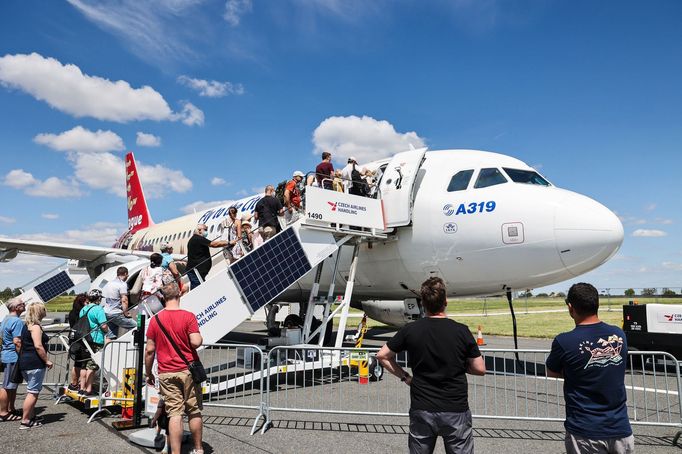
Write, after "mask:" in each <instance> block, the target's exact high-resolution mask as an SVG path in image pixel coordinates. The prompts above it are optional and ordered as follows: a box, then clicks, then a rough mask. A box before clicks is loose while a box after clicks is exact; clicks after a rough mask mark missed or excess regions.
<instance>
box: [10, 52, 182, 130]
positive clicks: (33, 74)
mask: <svg viewBox="0 0 682 454" xmlns="http://www.w3.org/2000/svg"><path fill="white" fill-rule="evenodd" d="M0 83H2V84H3V85H5V86H7V87H10V88H16V89H19V90H22V91H24V92H26V93H28V94H30V95H32V96H33V97H34V98H36V99H38V100H41V101H45V102H46V103H48V104H49V105H50V106H52V107H54V108H55V109H57V110H60V111H62V112H65V113H67V114H70V115H73V116H74V117H93V118H97V119H98V120H108V121H115V122H120V123H125V122H128V121H132V120H156V121H160V120H171V119H173V112H172V111H171V108H170V107H169V106H168V103H167V102H166V101H165V100H164V99H163V96H161V94H159V92H157V91H156V90H154V89H153V88H152V87H149V86H144V87H142V88H133V87H131V86H130V84H129V83H128V82H126V81H124V80H118V81H116V82H112V81H110V80H108V79H104V78H102V77H97V76H88V75H87V74H83V72H81V70H80V68H79V67H78V66H76V65H73V64H67V65H64V64H62V63H61V62H59V61H58V60H56V59H54V58H45V57H43V56H42V55H40V54H37V53H32V54H30V55H25V54H17V55H5V56H4V57H0Z"/></svg>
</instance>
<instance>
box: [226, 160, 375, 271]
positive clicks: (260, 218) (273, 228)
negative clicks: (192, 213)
mask: <svg viewBox="0 0 682 454" xmlns="http://www.w3.org/2000/svg"><path fill="white" fill-rule="evenodd" d="M331 158H332V155H331V153H328V152H324V153H322V162H321V163H320V164H318V165H317V167H316V168H315V173H314V174H312V173H311V174H310V175H309V177H308V178H307V181H306V182H305V184H304V178H305V175H304V173H303V172H301V171H300V170H297V171H295V172H294V173H293V175H292V178H291V180H289V181H288V182H287V183H286V184H285V185H284V189H283V192H282V194H281V197H277V196H276V195H275V194H276V192H275V189H274V187H273V186H272V185H268V186H267V187H266V188H265V196H264V197H263V198H262V199H260V200H259V201H258V203H257V204H256V207H255V210H254V211H255V215H254V216H253V218H254V223H255V226H254V225H253V224H252V223H251V215H250V214H249V213H244V214H242V215H241V217H239V216H237V213H238V210H237V208H236V207H230V208H229V209H228V216H227V218H225V219H224V220H223V221H222V222H221V223H220V225H219V227H218V230H219V231H220V239H222V240H224V241H227V243H228V244H227V246H225V248H224V250H223V254H224V256H225V259H226V260H228V261H229V262H230V263H233V262H235V261H236V260H238V259H240V258H241V257H243V256H244V255H245V254H247V253H248V252H251V251H252V250H253V249H255V248H257V247H258V246H260V245H261V244H263V243H264V242H265V241H267V240H268V239H270V238H272V237H273V236H274V235H275V234H277V233H278V232H279V231H281V230H282V229H283V228H284V227H286V226H287V225H290V224H293V223H294V222H296V221H298V220H299V219H300V217H301V216H302V215H303V206H304V202H305V186H315V187H322V188H325V189H330V190H335V191H339V192H346V193H348V194H352V195H357V196H362V197H375V196H376V188H377V184H376V182H377V181H378V172H377V171H371V170H368V169H366V168H362V169H360V170H358V167H357V164H358V163H357V160H356V159H355V158H354V157H352V156H351V157H350V158H348V163H347V165H346V166H345V167H344V168H343V169H342V170H334V166H333V164H332V162H331Z"/></svg>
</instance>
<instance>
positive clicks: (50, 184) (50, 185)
mask: <svg viewBox="0 0 682 454" xmlns="http://www.w3.org/2000/svg"><path fill="white" fill-rule="evenodd" d="M25 192H26V194H28V195H32V196H35V197H48V198H55V199H56V198H71V197H80V196H82V195H83V193H82V192H81V190H80V188H79V186H78V182H76V181H74V180H64V179H62V178H57V177H50V178H48V179H46V180H45V181H41V182H38V183H37V184H35V185H33V186H29V187H28V188H26V190H25Z"/></svg>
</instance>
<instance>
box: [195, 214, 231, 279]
mask: <svg viewBox="0 0 682 454" xmlns="http://www.w3.org/2000/svg"><path fill="white" fill-rule="evenodd" d="M207 237H208V227H206V224H199V225H197V228H196V229H194V235H192V237H191V238H190V239H189V241H187V277H188V278H189V282H190V283H191V284H192V288H195V287H198V286H200V285H201V282H202V281H203V280H204V279H206V275H207V274H208V272H209V271H211V265H213V263H212V260H211V250H210V248H212V247H225V246H227V243H228V242H227V241H225V240H213V241H211V240H209V239H208V238H207ZM197 273H198V274H199V276H201V279H199V276H197Z"/></svg>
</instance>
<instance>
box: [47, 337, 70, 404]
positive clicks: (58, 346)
mask: <svg viewBox="0 0 682 454" xmlns="http://www.w3.org/2000/svg"><path fill="white" fill-rule="evenodd" d="M48 336H49V338H50V340H49V341H48V342H47V346H46V350H47V356H48V358H49V359H50V361H52V363H53V364H54V365H53V366H52V369H48V370H47V371H46V372H45V379H44V380H43V385H44V386H46V387H48V388H50V389H51V390H52V392H53V393H54V394H55V395H57V393H58V391H59V388H60V387H61V386H65V385H68V384H69V383H70V382H71V366H72V361H71V359H70V358H69V340H68V338H67V337H66V336H65V335H63V334H50V335H48Z"/></svg>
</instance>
